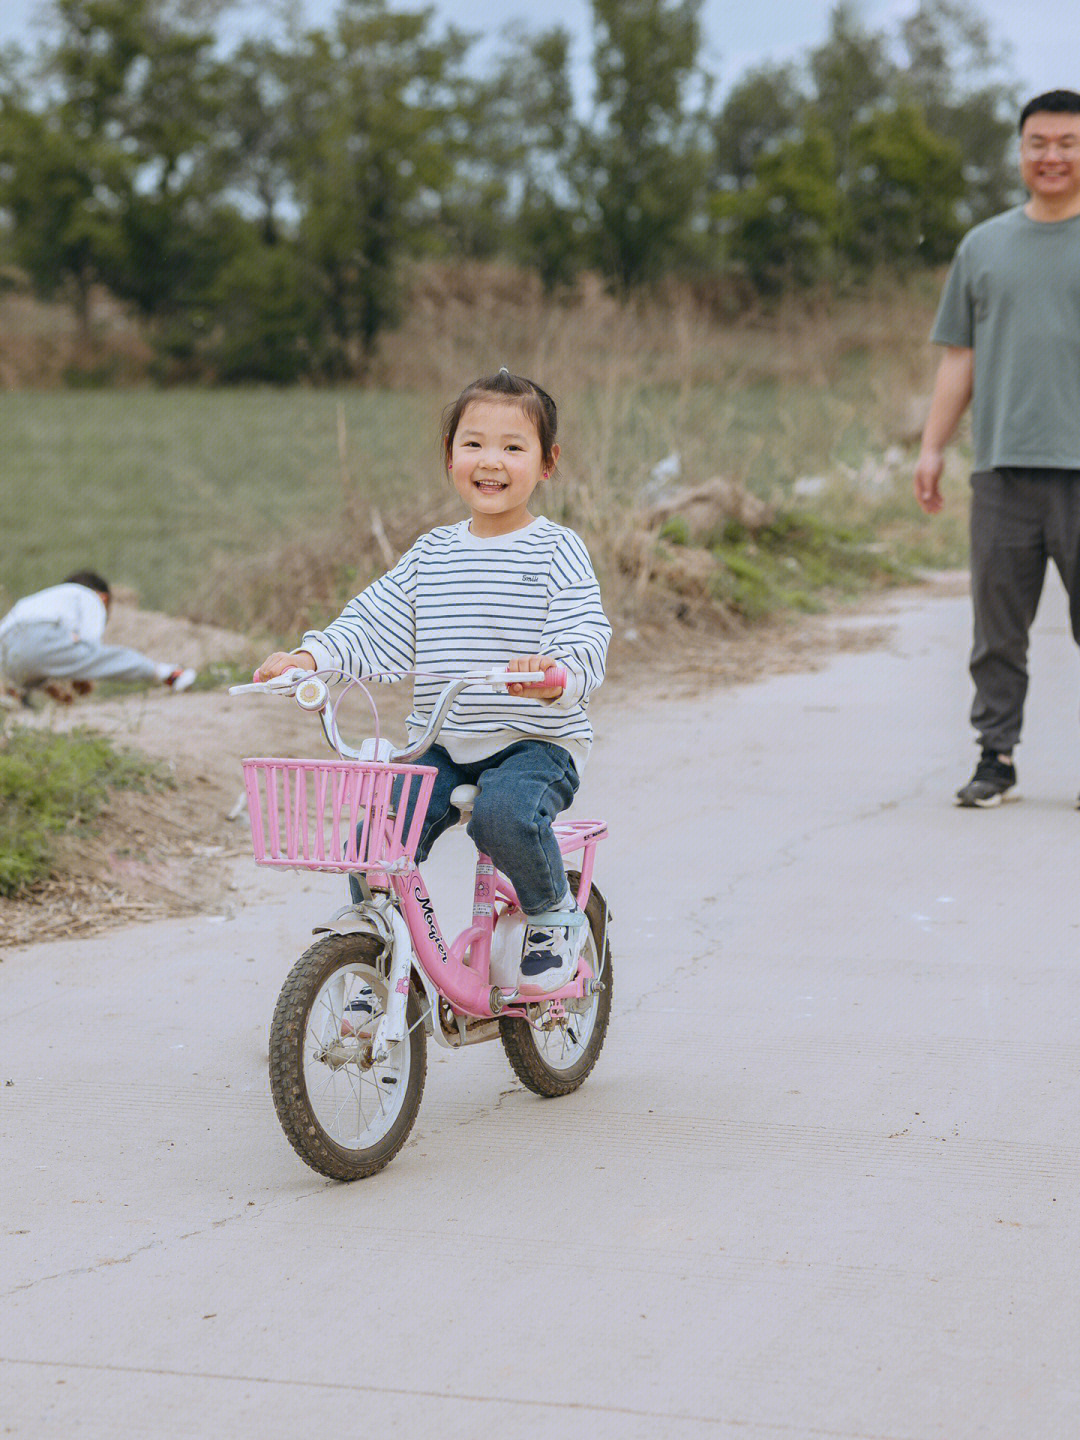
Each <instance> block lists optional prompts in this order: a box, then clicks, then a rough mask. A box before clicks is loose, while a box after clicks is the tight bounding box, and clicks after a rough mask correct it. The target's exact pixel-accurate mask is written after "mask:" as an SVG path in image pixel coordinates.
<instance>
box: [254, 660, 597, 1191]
mask: <svg viewBox="0 0 1080 1440" xmlns="http://www.w3.org/2000/svg"><path fill="white" fill-rule="evenodd" d="M327 678H338V677H336V676H327V675H326V674H325V672H324V673H323V674H318V675H312V674H310V673H309V672H307V671H301V670H296V671H292V672H289V673H288V674H286V675H283V676H280V677H278V678H277V679H275V680H270V681H267V682H265V683H262V684H258V685H239V686H235V687H234V688H233V690H232V692H231V693H233V694H237V693H241V692H246V691H258V692H262V693H276V694H279V695H293V696H295V699H296V701H297V703H298V704H299V705H300V706H301V707H302V708H303V709H305V710H309V711H311V712H313V713H314V714H317V715H318V716H319V718H320V720H321V721H322V726H323V731H324V733H325V735H326V738H327V740H328V741H329V743H330V745H331V747H332V748H333V749H334V750H335V751H336V754H337V758H336V759H327V760H292V759H273V758H253V759H248V760H245V761H244V762H243V767H244V784H245V790H246V792H247V800H248V812H249V816H250V819H251V834H252V842H253V845H254V850H255V860H256V863H257V864H260V865H268V866H275V867H278V868H294V869H303V870H320V871H332V872H335V873H348V874H352V875H355V876H356V878H357V881H358V882H359V889H360V893H361V897H362V898H361V899H360V900H359V902H358V903H355V904H349V905H345V906H343V907H342V909H340V910H339V911H337V913H336V914H335V915H333V916H332V917H331V918H330V919H329V920H328V921H326V922H325V923H323V924H321V925H318V926H316V927H315V929H314V932H313V933H314V934H316V935H319V936H320V938H319V939H318V940H316V941H315V943H314V944H313V945H312V946H311V947H310V948H309V949H308V950H306V951H305V952H304V954H303V955H301V956H300V958H299V960H297V962H296V964H295V965H294V966H293V968H292V970H291V971H290V973H289V976H288V978H287V979H286V981H285V984H284V986H283V988H282V991H281V994H280V996H279V998H278V1002H277V1006H276V1008H275V1011H274V1018H273V1022H272V1024H271V1029H270V1084H271V1089H272V1092H273V1096H274V1105H275V1107H276V1109H277V1114H278V1118H279V1120H280V1121H281V1125H282V1128H283V1129H284V1131H285V1134H286V1136H287V1137H288V1139H289V1142H290V1144H291V1145H292V1146H293V1148H294V1149H295V1150H296V1151H297V1153H298V1154H299V1155H300V1157H301V1159H303V1160H304V1161H305V1162H306V1163H307V1164H308V1165H310V1166H311V1167H312V1168H313V1169H314V1170H317V1171H318V1172H319V1173H320V1174H321V1175H327V1176H329V1177H330V1178H332V1179H336V1180H357V1179H361V1178H363V1177H365V1176H368V1175H373V1174H375V1172H376V1171H378V1170H381V1169H382V1168H383V1166H385V1165H387V1164H388V1163H389V1162H390V1160H392V1159H393V1157H394V1156H395V1155H396V1154H397V1152H398V1151H399V1150H400V1149H401V1147H402V1145H404V1143H405V1141H406V1139H407V1138H408V1135H409V1132H410V1130H411V1129H412V1126H413V1122H414V1121H415V1119H416V1115H417V1111H418V1109H419V1106H420V1100H421V1097H422V1095H423V1091H424V1081H425V1078H426V1074H427V1052H426V1038H427V1036H429V1035H430V1036H431V1037H432V1039H433V1040H434V1041H435V1043H437V1044H439V1045H443V1046H445V1047H446V1048H447V1049H451V1050H458V1049H461V1048H462V1047H464V1046H466V1045H473V1044H476V1043H478V1042H480V1041H484V1040H494V1039H495V1038H496V1037H498V1038H499V1039H500V1040H501V1042H502V1046H503V1049H504V1050H505V1052H506V1056H507V1059H508V1060H509V1061H510V1064H511V1066H512V1067H513V1069H514V1071H515V1072H516V1074H517V1075H518V1077H519V1078H520V1080H521V1081H522V1083H523V1084H524V1085H526V1086H527V1087H528V1088H529V1089H530V1090H532V1091H534V1092H535V1093H536V1094H537V1095H542V1096H549V1097H550V1096H557V1095H567V1094H569V1093H570V1091H572V1090H576V1089H577V1088H578V1086H579V1085H581V1083H582V1082H583V1081H584V1080H585V1078H586V1076H587V1075H588V1074H589V1072H590V1071H591V1070H592V1068H593V1066H594V1065H595V1064H596V1061H597V1057H598V1056H599V1054H600V1050H601V1047H602V1046H603V1043H604V1037H605V1035H606V1033H607V1027H608V1021H609V1018H610V1015H611V997H612V989H611V982H612V970H611V950H610V946H609V944H608V938H607V931H608V919H609V915H608V908H607V904H606V902H605V900H604V897H603V896H602V895H601V893H600V891H599V890H598V889H597V888H596V886H595V885H594V884H593V865H594V859H595V852H596V846H597V843H598V841H600V840H602V839H603V838H604V836H605V835H606V834H607V827H606V825H605V824H604V823H603V822H602V821H598V820H559V821H556V822H555V825H554V831H555V834H556V836H557V838H558V844H559V848H560V851H561V852H562V853H563V854H564V855H574V854H577V853H579V852H580V855H581V859H580V862H579V866H578V868H577V869H576V870H573V871H570V872H568V874H569V880H570V884H571V886H572V887H573V888H574V890H575V893H576V895H577V901H578V905H579V907H580V908H581V910H582V911H583V912H584V914H585V918H586V922H587V923H586V934H585V940H584V945H583V948H582V952H581V959H580V962H579V965H578V972H577V974H576V976H575V977H574V979H573V980H572V981H571V983H569V984H568V985H565V986H563V987H562V988H561V989H559V990H556V991H554V992H552V993H551V994H543V995H541V994H539V993H536V992H531V991H530V990H529V989H528V988H527V987H526V986H525V985H522V984H521V983H519V981H517V980H514V979H512V980H511V981H510V983H506V977H505V976H504V977H503V983H499V981H498V979H497V978H495V977H493V974H492V969H491V960H492V942H493V940H496V948H498V937H497V932H498V927H499V926H508V927H513V926H514V924H515V923H516V924H517V925H520V913H519V912H518V905H517V896H516V895H515V893H514V889H513V886H512V885H511V884H510V882H509V880H507V878H506V877H505V876H504V875H502V874H500V873H499V871H498V870H497V869H496V867H495V866H494V865H493V863H492V861H491V859H490V857H488V856H486V855H483V854H478V855H477V860H476V873H475V879H474V889H473V909H472V924H471V925H469V926H467V928H466V929H464V930H463V931H462V932H461V934H460V935H458V936H457V938H456V939H455V940H453V941H452V942H450V943H447V941H446V940H445V939H444V938H443V934H442V930H441V929H440V927H439V922H438V920H437V918H436V915H435V911H434V908H433V906H432V902H431V899H430V897H429V895H428V891H427V887H426V886H425V884H424V880H423V877H422V876H421V874H420V871H419V870H418V868H417V865H416V861H415V854H416V847H417V844H418V842H419V839H420V831H421V827H422V825H423V822H424V817H425V815H426V812H427V806H428V801H429V799H430V795H431V788H432V784H433V782H434V778H435V771H434V770H433V769H432V768H430V767H427V766H422V765H416V764H413V763H412V762H413V761H414V760H415V759H416V758H417V757H418V756H420V755H422V754H423V753H424V751H425V750H427V749H428V747H429V746H430V745H432V744H433V743H434V741H435V739H436V737H437V736H438V734H439V731H440V729H441V727H442V725H443V722H444V721H445V719H446V716H447V714H448V713H449V711H450V709H451V707H452V705H453V703H454V701H455V700H456V699H457V697H458V695H460V694H461V693H462V691H463V690H465V689H466V688H468V687H470V686H477V685H486V686H495V687H497V686H503V685H505V684H507V683H509V682H515V683H525V684H528V683H534V684H540V683H546V684H549V685H550V684H559V683H563V682H564V681H565V675H561V676H560V674H559V672H557V671H548V672H547V675H546V676H545V675H541V674H521V673H516V674H511V673H509V672H507V671H504V670H493V671H489V672H484V673H482V674H474V675H469V676H466V677H464V678H458V679H454V680H451V681H449V683H447V685H446V686H445V687H444V689H443V690H442V693H441V694H440V696H439V700H438V702H437V704H436V706H435V709H434V711H433V714H432V717H431V721H430V723H429V725H428V727H427V729H426V731H425V732H424V734H423V735H422V736H420V737H418V738H417V739H416V740H415V741H414V742H413V743H411V744H410V745H408V746H406V747H404V748H403V749H400V750H395V749H393V747H391V746H390V745H389V743H388V742H387V741H386V740H383V739H380V738H379V735H378V712H377V710H376V708H375V703H374V700H373V699H372V697H371V694H370V692H369V691H368V690H367V688H366V686H364V685H363V684H362V683H361V682H358V681H356V680H352V681H350V683H349V685H348V686H346V687H345V689H344V690H343V691H342V694H341V697H340V698H339V699H338V700H337V701H336V702H334V703H333V704H332V703H331V701H330V692H329V690H328V688H327V684H326V679H327ZM440 678H441V677H440ZM357 685H359V687H360V689H361V690H363V691H364V693H365V694H366V695H367V697H368V701H369V702H370V704H371V708H372V713H373V715H374V721H375V730H376V735H375V737H374V739H372V740H368V741H365V742H364V744H363V746H362V747H361V749H360V750H355V749H353V748H351V747H350V746H348V745H346V744H345V743H344V742H343V741H342V739H341V735H340V733H339V730H338V723H337V712H338V709H339V708H340V705H341V699H343V698H344V695H345V694H346V693H348V691H349V690H350V689H352V688H353V687H354V686H357ZM477 793H478V792H477V789H476V787H475V786H472V785H461V786H458V787H457V789H455V790H454V792H453V794H452V796H451V803H452V804H453V806H454V807H455V809H457V810H458V811H459V813H460V816H461V823H464V822H465V821H467V820H468V818H469V815H470V814H471V809H472V801H473V799H474V798H475V796H476V794H477ZM410 801H412V804H411V806H410V803H409V802H410ZM406 818H407V819H408V824H406ZM504 933H508V932H504Z"/></svg>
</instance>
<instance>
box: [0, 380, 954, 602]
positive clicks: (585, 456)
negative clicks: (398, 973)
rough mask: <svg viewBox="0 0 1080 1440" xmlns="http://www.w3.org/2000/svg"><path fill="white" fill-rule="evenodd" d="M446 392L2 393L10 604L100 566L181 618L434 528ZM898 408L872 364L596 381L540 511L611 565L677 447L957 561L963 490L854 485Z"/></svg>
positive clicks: (574, 408)
mask: <svg viewBox="0 0 1080 1440" xmlns="http://www.w3.org/2000/svg"><path fill="white" fill-rule="evenodd" d="M450 398H452V397H451V396H446V395H434V394H417V393H407V392H404V393H403V392H390V391H373V390H368V391H362V390H357V389H350V390H338V391H312V390H299V389H293V390H283V391H279V390H269V389H258V390H217V391H210V390H169V391H155V390H150V389H140V390H128V391H118V390H112V391H110V390H101V391H93V390H76V391H52V392H32V393H31V392H14V393H12V392H8V393H3V394H0V435H2V436H3V444H2V446H0V502H2V506H3V514H4V517H5V518H4V538H5V544H4V546H3V549H2V553H0V591H2V594H0V600H6V601H9V602H10V601H11V600H12V599H14V598H15V597H16V596H17V595H20V594H24V593H26V592H28V591H31V590H34V589H38V588H40V587H42V586H45V585H48V584H52V583H55V582H56V581H57V580H58V579H60V578H62V576H63V575H64V574H65V573H67V572H69V571H71V570H73V569H79V568H83V567H86V566H90V567H92V568H95V569H98V570H100V571H101V572H102V573H104V574H105V575H106V576H107V577H108V578H109V579H110V580H111V581H113V582H114V583H117V582H119V583H124V584H128V585H131V586H133V587H134V588H135V589H136V590H137V591H138V594H139V597H140V600H141V603H142V604H143V605H144V606H145V607H147V608H152V609H161V610H166V611H170V612H172V613H177V614H182V613H185V612H187V611H189V610H191V609H192V608H195V609H198V608H199V606H198V604H197V602H198V600H199V598H200V597H201V596H205V595H206V593H207V591H206V579H207V576H208V574H209V572H210V571H211V570H215V571H216V574H217V581H216V593H217V594H218V595H220V594H221V575H222V572H223V569H224V573H225V575H226V583H227V576H228V571H229V566H230V565H232V564H235V565H237V566H239V565H241V564H247V565H250V563H251V561H252V559H253V557H255V558H257V557H258V556H259V555H261V554H264V553H270V552H275V551H280V550H281V549H282V548H283V547H287V546H288V545H290V544H291V543H293V542H295V543H296V545H297V546H298V548H301V549H308V548H309V547H310V545H311V542H312V541H313V540H314V542H315V549H314V552H313V553H314V556H315V559H314V560H313V562H312V563H315V564H317V563H318V555H319V549H318V542H319V539H320V537H321V536H327V535H332V534H336V538H337V542H338V546H339V550H340V546H341V542H342V538H343V537H342V535H341V531H342V528H343V527H347V526H348V525H349V524H357V523H362V522H363V520H364V517H366V516H367V515H368V513H369V512H368V507H369V506H370V504H372V503H375V504H377V505H378V506H379V507H380V509H381V511H382V512H383V513H384V514H394V515H395V516H397V517H398V520H399V528H400V521H401V518H402V516H405V517H406V519H407V521H409V522H410V523H411V516H412V513H413V512H415V517H416V525H415V528H416V530H419V529H421V528H423V526H424V524H425V521H426V518H427V513H428V512H429V511H430V509H431V506H432V503H433V501H436V500H438V499H440V498H441V497H444V496H445V483H446V482H445V480H444V478H443V476H442V472H441V466H440V460H439V454H438V427H439V417H440V412H441V407H442V405H443V404H444V403H446V401H447V400H448V399H450ZM889 413H890V412H889V410H888V407H884V406H883V405H882V403H881V397H880V380H879V379H878V378H877V377H876V376H875V373H874V369H873V366H872V365H871V364H869V363H868V362H867V361H866V360H865V359H864V360H862V361H860V360H859V358H858V357H854V358H849V359H848V360H846V361H845V362H844V364H843V365H842V366H841V367H840V368H839V372H838V373H837V372H836V370H835V367H834V373H833V374H832V376H831V377H830V378H829V379H828V381H827V382H826V381H821V382H819V383H814V382H813V381H811V380H808V379H804V380H798V381H794V382H789V383H783V384H782V383H780V382H779V381H778V380H770V379H759V380H757V381H754V382H752V383H744V384H733V385H730V386H726V387H722V386H719V385H705V384H701V383H697V384H693V385H691V384H686V385H681V386H673V385H655V386H645V385H644V384H633V383H631V384H626V383H620V384H619V385H617V386H616V385H613V386H611V387H606V388H605V387H603V386H595V385H594V386H593V387H591V388H587V389H586V388H583V389H581V390H580V391H578V392H577V393H575V394H571V395H569V396H568V397H564V398H563V404H562V411H561V414H562V421H563V423H562V425H561V432H562V434H561V438H562V439H563V442H564V457H563V465H562V467H561V475H562V478H561V480H556V481H555V482H554V484H555V485H556V486H561V487H562V488H561V490H558V489H557V490H555V491H554V493H553V494H552V495H551V496H550V497H549V502H548V504H547V505H546V507H542V508H547V509H548V511H549V513H553V514H556V515H558V516H559V517H560V518H563V517H565V518H566V519H567V520H568V521H569V523H571V524H574V525H576V526H577V527H578V528H579V529H581V530H582V532H583V533H584V534H585V536H586V538H587V539H588V541H589V543H590V544H591V545H592V546H593V547H594V551H600V552H602V550H603V545H604V540H605V536H606V535H607V533H608V532H609V531H610V530H611V529H612V528H614V527H615V525H616V523H617V522H618V520H619V517H620V514H623V513H625V510H626V507H627V506H628V505H631V504H632V503H633V502H634V500H635V498H636V497H637V496H639V495H640V492H641V489H642V486H643V485H644V484H645V483H646V482H647V481H648V477H649V473H650V470H651V468H652V466H653V465H655V463H656V462H657V461H658V460H659V459H661V458H662V457H663V456H665V455H667V454H669V453H670V452H671V451H674V450H677V451H679V452H680V454H681V456H682V460H683V481H684V482H685V483H688V484H693V483H700V482H703V481H706V480H708V479H710V478H712V477H713V476H717V475H728V476H731V477H733V478H735V479H737V480H739V481H741V482H742V483H744V484H745V485H747V487H748V488H750V489H752V490H754V491H755V492H756V493H757V494H759V495H762V496H764V497H766V498H770V499H773V500H776V501H778V502H780V503H781V504H787V503H790V498H791V491H792V486H793V484H794V482H795V480H796V479H797V478H798V477H799V476H800V475H827V476H831V477H834V478H833V481H832V483H831V484H830V487H829V489H828V490H827V491H826V493H825V494H823V495H822V496H821V497H820V498H819V499H816V500H814V501H813V502H809V503H810V507H811V508H812V510H813V512H814V514H815V515H816V516H817V517H818V518H820V519H821V520H823V521H824V522H826V523H833V524H843V525H845V526H852V525H855V526H857V527H859V528H860V529H861V531H862V532H863V533H864V534H865V535H867V536H868V537H871V538H874V539H877V540H879V541H881V542H882V544H883V546H884V548H885V549H886V550H887V551H888V552H889V554H890V555H895V556H896V557H897V558H899V559H900V560H902V561H903V562H904V563H906V564H916V565H918V564H956V563H960V562H962V560H963V555H964V538H963V525H962V513H963V496H962V494H961V493H959V491H960V489H961V487H958V486H956V485H955V484H954V487H953V488H954V492H956V493H954V494H953V496H952V498H951V500H950V505H949V510H948V513H947V514H946V515H945V516H944V517H942V518H940V519H939V520H937V521H936V522H929V521H927V520H926V519H925V518H924V517H921V516H920V515H919V514H918V512H917V510H916V508H915V506H914V502H913V501H912V500H911V498H910V474H909V468H910V467H905V468H904V470H903V473H902V474H900V473H898V474H897V476H896V478H895V482H894V483H891V484H890V485H889V486H887V487H885V488H884V489H881V488H879V489H878V490H876V491H874V493H863V491H860V489H859V487H858V485H857V484H853V482H852V480H851V471H852V470H857V469H858V467H859V466H860V464H863V463H864V462H865V461H866V460H867V459H868V458H871V459H872V457H874V456H875V455H880V454H881V453H882V452H883V450H884V449H885V447H886V446H887V445H888V444H889V425H890V419H889ZM342 441H344V455H345V463H344V466H343V464H342ZM845 467H847V468H846V469H845ZM845 476H846V477H847V478H846V479H845V478H844V477H845ZM804 508H805V506H804ZM350 516H352V517H353V519H352V520H351V521H350V520H349V518H348V517H350ZM356 517H360V520H359V521H358V520H357V518H356ZM345 539H346V542H347V540H348V537H345ZM345 548H346V550H347V548H348V545H347V543H346V547H345ZM598 558H599V559H601V560H602V554H601V555H599V556H598ZM336 563H337V564H338V565H339V566H340V553H339V556H338V560H337V562H336ZM360 578H361V579H363V578H364V577H363V576H361V577H360ZM271 583H272V581H271ZM341 598H342V599H344V598H345V597H344V596H342V597H341ZM250 608H251V607H249V609H250ZM202 610H203V613H204V616H205V612H206V606H205V605H203V606H202ZM230 618H231V619H232V620H233V621H234V622H235V621H236V618H237V616H236V615H235V614H234V615H233V616H231V617H230ZM243 618H246V620H247V623H249V624H256V623H257V616H256V615H254V614H248V615H247V616H246V617H243Z"/></svg>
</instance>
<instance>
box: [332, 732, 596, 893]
mask: <svg viewBox="0 0 1080 1440" xmlns="http://www.w3.org/2000/svg"><path fill="white" fill-rule="evenodd" d="M416 764H417V765H432V766H434V767H435V769H436V770H437V771H438V772H439V773H438V774H437V775H436V777H435V784H434V786H433V787H432V791H431V802H430V804H429V805H428V812H427V816H426V818H425V820H424V828H423V830H422V832H421V835H420V844H419V845H418V846H417V850H416V858H417V859H418V860H426V859H427V857H428V855H429V854H430V852H431V847H432V845H433V844H434V843H435V841H436V840H437V839H438V838H439V836H440V835H441V834H442V833H443V831H444V830H447V829H449V828H450V826H451V825H456V824H457V822H458V819H459V818H460V817H459V814H458V811H457V810H456V809H455V808H454V807H453V806H452V805H451V804H450V792H451V791H452V790H453V789H454V788H455V786H458V785H477V786H479V788H480V793H479V795H477V797H476V803H475V804H474V806H473V813H472V819H471V820H470V821H469V827H468V828H469V835H470V837H471V838H472V841H473V843H474V844H475V845H476V847H477V849H478V850H482V851H483V852H484V853H485V854H487V855H490V856H491V858H492V860H494V862H495V864H496V865H497V866H498V867H499V869H500V870H501V871H502V872H503V874H504V875H505V876H506V877H507V879H508V880H509V881H510V883H511V884H512V885H513V887H514V889H515V890H516V891H517V897H518V901H519V902H520V904H521V908H522V909H523V910H524V911H525V913H526V915H539V914H540V913H541V911H544V910H550V909H551V907H552V906H553V905H556V904H557V903H558V902H559V901H560V900H561V899H562V898H563V896H564V895H565V894H566V870H565V869H564V867H563V862H562V854H561V853H560V851H559V845H558V841H557V840H556V839H555V835H554V833H553V832H552V829H551V822H552V821H553V820H555V819H556V818H557V817H558V815H559V814H560V813H561V811H563V810H565V809H566V808H567V806H568V805H569V804H570V802H571V801H572V800H573V798H574V795H575V793H576V792H577V788H578V783H579V781H578V773H577V766H576V765H575V764H574V759H573V756H572V755H571V754H570V752H569V751H568V750H564V749H563V748H562V746H561V745H550V744H548V742H547V741H545V740H519V741H518V743H517V744H516V745H510V746H508V747H507V748H506V749H505V750H500V751H498V752H497V754H495V755H488V756H486V757H485V759H483V760H475V761H472V762H471V763H469V764H459V763H458V762H456V761H454V760H451V758H450V756H449V755H448V754H447V753H446V751H445V750H444V749H443V747H442V746H441V745H433V746H432V747H431V749H430V750H428V751H426V752H425V753H424V754H423V755H421V756H420V758H419V759H418V760H417V761H416ZM411 809H412V801H411V800H410V802H409V804H408V806H407V807H406V814H405V825H406V827H407V826H408V824H409V821H410V819H411V814H410V811H411ZM350 888H351V890H352V895H353V899H354V901H355V900H357V899H358V898H359V887H358V886H357V885H356V883H355V881H354V880H353V879H352V877H351V876H350Z"/></svg>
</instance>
